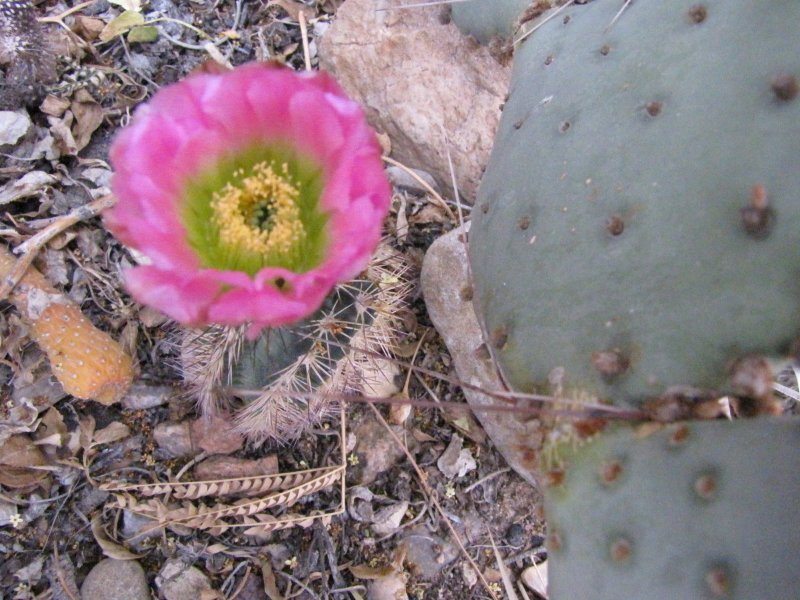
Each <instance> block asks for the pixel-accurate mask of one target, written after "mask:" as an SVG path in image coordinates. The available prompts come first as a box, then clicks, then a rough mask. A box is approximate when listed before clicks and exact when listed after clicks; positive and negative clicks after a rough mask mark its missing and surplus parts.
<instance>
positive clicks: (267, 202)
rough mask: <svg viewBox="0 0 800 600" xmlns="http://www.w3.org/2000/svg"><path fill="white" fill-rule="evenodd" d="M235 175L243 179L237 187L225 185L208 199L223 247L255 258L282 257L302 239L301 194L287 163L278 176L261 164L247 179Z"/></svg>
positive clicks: (239, 173) (303, 230) (267, 166)
mask: <svg viewBox="0 0 800 600" xmlns="http://www.w3.org/2000/svg"><path fill="white" fill-rule="evenodd" d="M234 175H235V176H237V177H242V179H241V181H240V182H239V183H238V184H237V185H233V184H231V183H226V184H225V187H223V188H222V190H220V191H218V192H214V194H213V196H212V197H211V208H212V210H213V215H212V217H211V219H212V221H213V222H214V224H215V225H216V226H217V227H218V228H219V236H220V241H221V242H222V243H223V244H226V245H231V246H237V247H239V248H241V249H243V250H245V251H249V252H252V253H255V254H262V255H263V254H271V253H280V254H283V253H286V252H288V251H289V250H291V248H292V247H294V246H295V245H296V244H297V243H298V242H300V241H302V240H303V238H305V236H306V231H305V227H304V226H303V222H302V221H301V220H300V209H299V208H298V206H297V199H298V197H299V195H300V191H299V190H298V189H297V187H296V186H295V185H294V184H293V183H292V181H291V179H290V177H289V168H288V166H287V165H286V163H284V164H283V165H281V174H278V173H276V172H275V171H274V170H273V168H272V165H270V164H269V163H266V162H260V163H258V164H256V165H255V166H254V167H253V170H252V173H251V174H250V175H248V176H247V177H243V175H244V171H243V170H242V169H239V170H238V171H236V172H235V173H234Z"/></svg>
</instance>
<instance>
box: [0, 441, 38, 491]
mask: <svg viewBox="0 0 800 600" xmlns="http://www.w3.org/2000/svg"><path fill="white" fill-rule="evenodd" d="M45 462H46V461H45V457H44V454H42V451H41V450H40V449H39V448H37V447H36V446H35V445H34V443H33V441H32V440H31V439H30V438H29V437H28V436H27V435H12V436H11V437H10V438H8V439H7V440H6V441H5V443H3V445H2V446H0V485H4V486H6V487H9V488H12V489H20V488H27V487H32V486H34V485H37V484H39V483H41V482H42V481H43V480H44V479H46V478H47V476H48V474H47V472H45V471H38V470H35V469H32V468H30V467H36V466H42V465H44V464H45Z"/></svg>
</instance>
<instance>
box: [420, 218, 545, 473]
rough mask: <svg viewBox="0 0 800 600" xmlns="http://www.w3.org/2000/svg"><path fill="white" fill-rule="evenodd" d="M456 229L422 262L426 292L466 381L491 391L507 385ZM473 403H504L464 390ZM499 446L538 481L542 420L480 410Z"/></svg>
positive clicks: (515, 465) (436, 322)
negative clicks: (476, 306)
mask: <svg viewBox="0 0 800 600" xmlns="http://www.w3.org/2000/svg"><path fill="white" fill-rule="evenodd" d="M461 234H462V230H461V229H460V228H459V229H455V230H453V231H451V232H450V233H448V234H447V235H444V236H442V237H440V238H439V239H438V240H436V241H435V242H434V243H433V245H432V246H431V247H430V249H429V250H428V253H427V254H426V256H425V260H424V262H423V265H422V274H421V280H422V294H423V296H424V297H425V304H426V305H427V308H428V313H429V314H430V317H431V320H432V321H433V324H434V326H435V327H436V330H437V331H438V332H439V333H440V334H441V336H442V338H443V339H444V342H445V344H446V345H447V348H448V350H449V351H450V355H451V356H452V358H453V363H454V365H455V368H456V373H457V374H458V377H459V379H460V380H461V381H464V382H466V383H469V384H472V385H475V386H479V387H481V388H482V389H486V390H503V389H504V386H503V384H502V382H501V380H500V377H499V376H498V374H497V370H496V369H495V367H494V365H493V364H492V361H491V359H490V358H489V355H488V350H487V349H486V345H485V344H484V342H483V335H482V332H481V328H480V325H479V324H478V318H477V317H476V316H475V311H474V310H473V307H472V288H471V282H470V280H469V274H468V270H467V266H468V262H467V253H466V247H465V244H464V243H463V242H462V241H461V240H460V239H459V236H461ZM464 395H465V396H466V398H467V402H468V403H469V404H470V405H471V406H477V407H480V406H487V405H491V406H493V405H498V406H499V405H502V406H508V405H507V404H506V403H503V402H500V401H498V400H496V399H494V398H492V397H491V396H487V395H486V394H482V393H480V392H476V391H473V390H470V389H468V388H464ZM475 415H476V416H477V417H478V420H479V421H480V422H481V425H482V426H483V428H484V429H485V430H486V433H487V434H488V435H489V437H490V438H491V440H492V442H493V443H494V445H495V446H496V447H497V449H498V450H499V451H500V453H501V454H502V455H503V457H504V458H505V459H506V462H508V464H509V466H511V467H512V468H513V469H514V470H515V471H516V472H517V473H519V474H520V475H521V476H522V477H523V478H524V479H526V480H527V481H528V482H529V483H531V484H533V485H536V482H535V477H534V475H535V469H536V466H537V459H538V452H539V449H540V448H541V445H542V441H543V433H542V428H541V426H540V424H539V421H538V420H536V419H527V420H524V419H521V418H519V417H518V416H516V415H514V414H513V413H501V412H487V411H475Z"/></svg>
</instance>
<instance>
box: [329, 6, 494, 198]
mask: <svg viewBox="0 0 800 600" xmlns="http://www.w3.org/2000/svg"><path fill="white" fill-rule="evenodd" d="M404 2H405V3H406V4H407V3H408V0H347V2H345V3H344V4H342V6H341V7H340V8H339V10H338V12H337V15H336V20H335V21H334V23H333V25H332V26H331V27H330V28H329V29H328V30H327V31H326V32H325V34H324V36H323V37H322V39H321V42H320V50H319V51H320V59H321V64H322V67H323V68H324V69H326V70H328V71H330V72H331V73H333V74H334V75H335V76H336V78H337V79H338V80H339V82H340V83H341V84H342V86H343V87H344V88H345V89H346V90H347V92H348V93H349V94H350V95H352V96H353V98H355V99H356V100H358V101H359V102H361V103H362V104H363V105H364V106H365V107H366V110H367V116H368V118H369V120H370V122H371V123H372V125H373V126H374V127H375V128H376V129H378V130H379V131H380V132H383V133H386V134H387V135H388V136H389V138H390V139H391V142H392V156H393V158H395V159H396V160H399V161H400V162H402V163H404V164H405V165H406V166H409V167H420V168H423V169H425V170H426V171H428V172H430V173H431V174H433V175H434V177H436V179H437V180H438V181H439V183H440V184H441V185H443V186H445V187H444V189H451V188H452V186H451V178H450V171H449V168H448V163H447V153H446V149H445V148H446V145H447V147H449V149H450V154H451V156H452V160H453V165H454V170H455V173H456V180H457V182H458V187H459V191H460V192H461V193H462V195H463V197H464V200H465V201H467V202H470V203H471V202H472V201H473V200H474V198H475V195H476V192H477V190H478V183H479V182H480V178H481V175H482V173H483V169H484V167H485V166H486V162H487V161H488V158H489V151H490V150H491V147H492V142H493V139H494V134H495V130H496V129H497V124H498V121H499V119H500V107H501V105H502V103H503V101H504V98H505V95H506V93H507V90H508V82H509V77H510V68H509V67H508V66H507V65H501V64H500V62H498V60H497V59H495V58H494V57H493V56H492V55H491V54H490V52H489V50H488V49H487V48H485V47H483V46H479V45H478V44H477V43H476V42H475V41H474V40H472V39H471V38H468V37H467V36H464V35H463V34H462V33H461V32H460V31H459V30H458V28H457V27H456V26H455V25H453V24H450V23H449V22H447V19H444V18H442V17H443V13H442V7H441V6H429V7H417V8H407V9H397V8H396V7H398V6H400V5H401V4H402V3H404ZM392 8H394V10H385V9H392ZM442 21H445V22H444V23H443V22H442ZM445 136H446V139H445Z"/></svg>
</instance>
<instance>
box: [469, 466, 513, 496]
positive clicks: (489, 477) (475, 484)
mask: <svg viewBox="0 0 800 600" xmlns="http://www.w3.org/2000/svg"><path fill="white" fill-rule="evenodd" d="M510 470H511V467H503V468H502V469H498V470H497V471H494V472H493V473H489V474H488V475H486V476H485V477H481V478H480V479H478V481H476V482H475V483H473V484H471V485H468V486H467V487H465V488H464V493H465V494H469V493H470V492H471V491H472V490H474V489H475V488H476V487H478V486H479V485H481V484H482V483H486V482H487V481H489V480H490V479H494V478H495V477H497V476H498V475H502V474H503V473H508V472H509V471H510Z"/></svg>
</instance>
